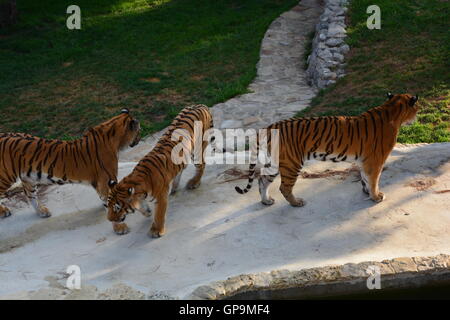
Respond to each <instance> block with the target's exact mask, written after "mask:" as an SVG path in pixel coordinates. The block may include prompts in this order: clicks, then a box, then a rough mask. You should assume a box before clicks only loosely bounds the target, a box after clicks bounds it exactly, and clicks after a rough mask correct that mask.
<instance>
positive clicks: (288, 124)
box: [236, 93, 419, 206]
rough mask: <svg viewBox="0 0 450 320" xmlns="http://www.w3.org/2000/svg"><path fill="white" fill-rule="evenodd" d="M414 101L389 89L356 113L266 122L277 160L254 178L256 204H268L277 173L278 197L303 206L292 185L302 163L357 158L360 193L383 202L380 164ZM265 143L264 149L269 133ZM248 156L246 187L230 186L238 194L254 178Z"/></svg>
mask: <svg viewBox="0 0 450 320" xmlns="http://www.w3.org/2000/svg"><path fill="white" fill-rule="evenodd" d="M417 100H418V97H417V96H411V95H409V94H397V95H392V94H390V93H389V94H388V100H387V101H386V102H385V103H384V104H382V105H381V106H378V107H375V108H372V109H370V110H369V111H367V112H364V113H363V114H361V115H359V116H353V117H344V116H339V117H333V116H328V117H314V118H291V119H287V120H283V121H279V122H277V123H274V124H272V125H270V126H269V127H268V128H267V129H269V130H270V129H276V130H278V137H279V140H278V142H279V159H278V161H279V163H278V170H277V172H273V174H266V175H261V176H260V178H259V192H260V195H261V199H262V203H263V204H266V205H271V204H273V203H274V200H273V198H271V197H270V195H269V193H268V189H269V185H270V184H271V183H272V182H273V180H274V179H275V177H276V176H277V175H278V174H280V176H281V186H280V191H281V193H282V194H283V196H284V197H285V198H286V200H287V201H288V202H289V203H290V204H291V205H292V206H303V205H304V201H303V199H300V198H296V197H295V196H294V195H293V194H292V188H293V187H294V184H295V182H296V181H297V176H298V174H299V172H300V169H301V168H302V166H303V163H304V162H305V161H306V160H310V159H313V158H314V159H318V160H323V161H326V160H331V161H334V162H338V161H355V162H357V164H358V165H359V166H360V169H361V183H362V186H363V191H364V192H365V193H367V194H369V195H370V198H371V199H372V200H373V201H375V202H381V201H383V199H384V198H385V196H384V194H383V193H382V192H380V191H379V189H378V182H379V179H380V175H381V171H382V169H383V165H384V163H385V161H386V159H387V157H388V156H389V154H390V152H391V151H392V149H393V147H394V145H395V143H396V140H397V135H398V132H399V129H400V126H401V125H402V124H408V123H411V122H413V121H414V120H415V117H416V114H417V111H418V109H419V107H418V106H417V105H416V102H417ZM267 141H268V143H267V145H268V150H270V143H271V140H270V136H268V139H267ZM257 149H258V147H257ZM257 152H258V150H256V153H257ZM252 158H253V159H254V160H253V161H252V163H251V164H250V173H249V180H248V185H247V187H246V188H245V189H241V188H239V187H236V191H237V192H239V193H241V194H243V193H246V192H248V190H249V189H250V188H251V186H252V182H253V179H254V177H255V165H256V161H255V158H254V156H253V155H252Z"/></svg>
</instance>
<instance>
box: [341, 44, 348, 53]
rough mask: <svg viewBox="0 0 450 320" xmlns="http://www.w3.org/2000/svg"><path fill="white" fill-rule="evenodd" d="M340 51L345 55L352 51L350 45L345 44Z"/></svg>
mask: <svg viewBox="0 0 450 320" xmlns="http://www.w3.org/2000/svg"><path fill="white" fill-rule="evenodd" d="M339 51H341V52H342V53H343V54H346V53H347V52H349V51H350V47H349V46H348V44H344V45H342V46H340V47H339Z"/></svg>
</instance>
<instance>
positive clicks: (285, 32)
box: [212, 0, 322, 129]
mask: <svg viewBox="0 0 450 320" xmlns="http://www.w3.org/2000/svg"><path fill="white" fill-rule="evenodd" d="M319 2H320V1H318V0H303V1H301V2H300V4H299V5H297V6H295V7H294V8H293V9H292V10H290V11H288V12H285V13H283V14H282V15H281V16H280V17H279V18H277V19H276V20H275V21H273V22H272V24H271V25H270V27H269V29H268V30H267V32H266V34H265V36H264V39H263V41H262V45H261V51H260V61H259V62H258V64H257V77H256V79H255V80H254V81H253V83H252V84H251V85H250V86H249V90H251V91H252V93H248V94H244V95H241V96H238V97H235V98H233V99H230V100H228V101H226V102H224V103H219V104H217V105H215V106H214V108H212V112H213V116H214V124H215V126H216V127H217V128H220V129H225V128H262V127H265V126H267V125H269V124H271V123H273V122H275V121H278V120H282V119H286V118H290V117H292V116H293V115H295V114H296V113H297V112H298V111H300V110H302V109H304V108H306V107H307V106H308V105H309V103H310V101H311V99H312V98H313V97H314V96H315V94H316V92H315V89H313V88H311V87H310V86H309V85H308V84H307V78H306V71H305V70H304V69H303V65H304V60H303V53H304V50H305V48H304V47H305V43H306V40H307V37H308V34H309V33H310V32H311V31H313V30H314V28H315V24H316V23H317V19H318V17H319V15H320V13H321V12H322V7H321V5H320V4H319Z"/></svg>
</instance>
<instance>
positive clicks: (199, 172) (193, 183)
mask: <svg viewBox="0 0 450 320" xmlns="http://www.w3.org/2000/svg"><path fill="white" fill-rule="evenodd" d="M204 171H205V164H204V163H202V164H196V165H195V175H194V176H193V177H192V179H190V180H189V181H188V183H187V185H186V188H188V189H196V188H198V186H199V185H200V180H201V179H202V176H203V172H204Z"/></svg>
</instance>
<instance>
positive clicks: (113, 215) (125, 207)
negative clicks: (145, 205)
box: [106, 180, 140, 222]
mask: <svg viewBox="0 0 450 320" xmlns="http://www.w3.org/2000/svg"><path fill="white" fill-rule="evenodd" d="M109 188H110V191H109V196H108V202H107V204H106V207H107V210H108V220H109V221H112V222H123V221H124V220H125V218H126V216H127V214H129V213H134V212H135V210H136V208H137V204H138V203H139V200H140V199H139V196H138V195H137V194H136V192H135V189H134V186H133V185H131V184H128V183H126V182H123V181H121V182H120V183H117V182H116V181H113V180H111V181H110V182H109Z"/></svg>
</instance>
